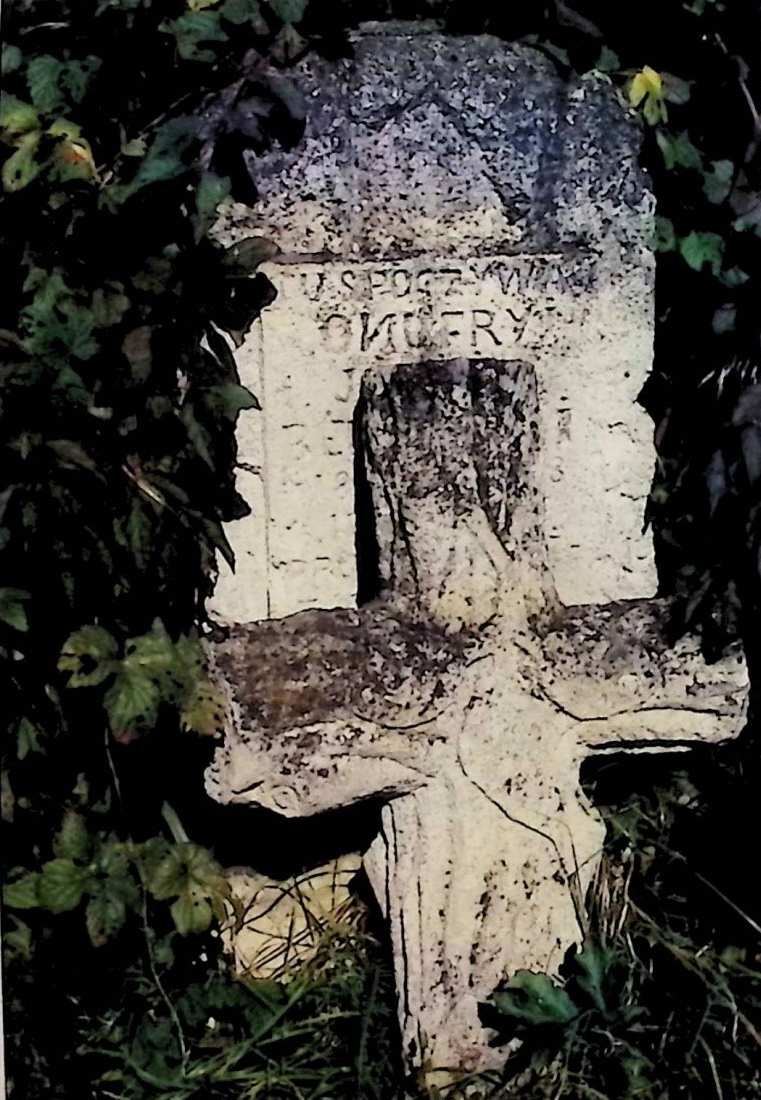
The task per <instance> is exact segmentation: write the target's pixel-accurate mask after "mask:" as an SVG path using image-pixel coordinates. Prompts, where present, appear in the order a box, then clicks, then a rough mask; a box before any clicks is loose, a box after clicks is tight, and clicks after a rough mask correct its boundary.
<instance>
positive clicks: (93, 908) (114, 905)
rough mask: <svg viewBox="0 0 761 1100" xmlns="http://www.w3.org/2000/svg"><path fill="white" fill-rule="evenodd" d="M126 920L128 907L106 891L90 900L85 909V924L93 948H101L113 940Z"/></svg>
mask: <svg viewBox="0 0 761 1100" xmlns="http://www.w3.org/2000/svg"><path fill="white" fill-rule="evenodd" d="M126 919H127V906H126V904H125V903H124V901H122V899H121V898H117V897H113V896H111V895H109V894H108V893H107V892H105V891H103V892H101V893H99V894H96V895H95V897H93V898H90V900H89V901H88V903H87V908H86V909H85V924H86V927H87V934H88V936H89V937H90V942H91V943H92V945H93V947H101V946H102V945H103V944H104V943H107V942H108V941H109V940H111V939H113V938H114V936H115V935H116V934H117V933H118V932H120V931H121V929H122V927H123V926H124V922H125V921H126Z"/></svg>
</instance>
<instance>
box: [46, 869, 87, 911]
mask: <svg viewBox="0 0 761 1100" xmlns="http://www.w3.org/2000/svg"><path fill="white" fill-rule="evenodd" d="M89 877H90V873H89V871H88V869H87V868H86V867H81V866H80V865H79V864H77V863H75V862H74V861H73V860H72V859H52V860H50V862H49V863H45V864H44V865H43V868H42V871H41V872H40V880H39V884H38V887H37V895H38V897H39V904H40V906H41V907H42V908H43V909H48V910H49V911H50V912H51V913H66V912H68V911H69V910H71V909H76V908H77V906H78V905H79V904H80V902H81V901H82V898H83V897H84V894H85V890H86V888H87V885H88V881H89Z"/></svg>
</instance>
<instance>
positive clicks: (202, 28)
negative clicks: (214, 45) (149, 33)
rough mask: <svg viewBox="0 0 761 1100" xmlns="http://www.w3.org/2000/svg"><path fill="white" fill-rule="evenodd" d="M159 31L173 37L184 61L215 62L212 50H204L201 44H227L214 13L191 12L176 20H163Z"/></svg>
mask: <svg viewBox="0 0 761 1100" xmlns="http://www.w3.org/2000/svg"><path fill="white" fill-rule="evenodd" d="M159 30H161V31H165V32H167V33H168V34H171V35H173V36H174V38H175V41H176V43H177V52H178V53H179V55H180V57H181V58H183V60H185V61H215V60H216V57H217V55H216V53H215V52H214V50H210V49H206V48H204V46H203V45H202V43H208V42H227V34H226V33H225V31H223V30H222V26H221V16H220V13H219V12H216V11H215V12H212V11H191V12H188V13H187V14H185V15H181V16H180V17H179V18H178V19H167V20H165V21H164V22H163V23H162V24H161V25H160V27H159Z"/></svg>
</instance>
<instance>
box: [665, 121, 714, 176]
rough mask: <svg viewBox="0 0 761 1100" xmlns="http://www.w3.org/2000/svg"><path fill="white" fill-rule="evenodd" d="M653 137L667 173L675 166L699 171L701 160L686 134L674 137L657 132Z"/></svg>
mask: <svg viewBox="0 0 761 1100" xmlns="http://www.w3.org/2000/svg"><path fill="white" fill-rule="evenodd" d="M655 137H656V141H657V142H658V148H659V149H660V151H661V153H662V154H663V160H664V163H665V165H666V167H667V168H668V169H669V171H670V170H671V169H672V168H674V167H675V166H676V165H677V164H679V165H681V166H682V167H683V168H695V169H697V170H698V171H700V169H701V167H702V164H703V158H702V157H701V155H700V153H699V151H698V150H697V149H696V148H695V146H694V145H693V144H692V142H691V141H690V138H689V135H688V134H687V133H686V132H682V133H681V134H676V135H674V134H668V133H666V132H665V131H663V130H658V132H657V133H656V135H655Z"/></svg>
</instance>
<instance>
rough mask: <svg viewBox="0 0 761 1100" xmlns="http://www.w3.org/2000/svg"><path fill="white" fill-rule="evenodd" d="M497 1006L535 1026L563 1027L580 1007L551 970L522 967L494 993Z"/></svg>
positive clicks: (506, 1014)
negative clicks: (554, 980) (550, 973)
mask: <svg viewBox="0 0 761 1100" xmlns="http://www.w3.org/2000/svg"><path fill="white" fill-rule="evenodd" d="M491 1000H492V1002H493V1003H494V1005H495V1007H496V1008H497V1009H498V1011H499V1012H501V1013H502V1015H503V1016H508V1017H510V1018H511V1019H514V1020H518V1021H520V1022H521V1023H523V1024H527V1025H529V1026H531V1027H536V1026H542V1025H555V1026H560V1027H563V1026H565V1025H566V1024H569V1023H571V1021H572V1020H575V1019H576V1017H577V1016H578V1015H579V1010H578V1008H577V1007H576V1005H575V1004H574V1002H573V1000H572V999H571V997H569V995H568V994H567V993H566V991H565V990H564V989H561V987H560V986H558V985H556V984H555V982H553V980H552V978H550V976H549V975H548V974H533V973H531V972H530V971H528V970H521V971H519V973H517V974H516V975H515V977H514V978H512V979H511V980H510V981H509V982H507V983H505V984H504V985H502V986H501V987H500V989H499V990H498V991H497V992H496V993H494V994H492V998H491Z"/></svg>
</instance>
